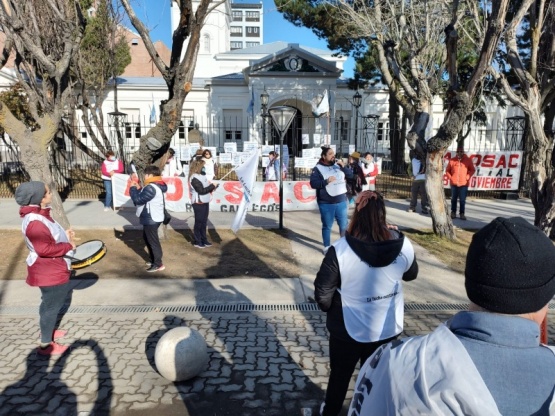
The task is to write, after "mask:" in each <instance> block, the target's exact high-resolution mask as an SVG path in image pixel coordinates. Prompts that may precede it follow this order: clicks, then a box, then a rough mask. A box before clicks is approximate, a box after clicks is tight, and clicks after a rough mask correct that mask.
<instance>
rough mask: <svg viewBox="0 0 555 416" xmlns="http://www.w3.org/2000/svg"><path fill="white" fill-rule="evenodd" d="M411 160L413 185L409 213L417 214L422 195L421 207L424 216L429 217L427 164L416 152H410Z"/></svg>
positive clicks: (410, 168) (410, 167)
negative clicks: (417, 206) (417, 205)
mask: <svg viewBox="0 0 555 416" xmlns="http://www.w3.org/2000/svg"><path fill="white" fill-rule="evenodd" d="M409 158H410V166H409V170H410V176H411V177H412V184H411V188H410V193H411V199H410V205H409V209H408V210H407V211H408V212H416V204H417V203H418V195H420V206H421V208H422V214H424V215H427V214H428V213H429V210H430V206H429V204H428V194H427V193H426V162H425V161H422V160H421V158H419V157H418V155H417V154H416V152H415V151H414V150H412V149H411V150H410V152H409Z"/></svg>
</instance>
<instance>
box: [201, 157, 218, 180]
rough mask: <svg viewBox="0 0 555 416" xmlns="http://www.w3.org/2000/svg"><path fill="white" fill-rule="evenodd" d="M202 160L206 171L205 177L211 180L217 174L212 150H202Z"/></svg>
mask: <svg viewBox="0 0 555 416" xmlns="http://www.w3.org/2000/svg"><path fill="white" fill-rule="evenodd" d="M202 160H203V161H204V171H205V172H206V175H205V176H206V179H208V182H212V181H213V180H214V178H215V177H216V175H217V174H218V164H217V163H216V161H215V160H214V158H213V157H212V152H211V151H210V149H203V150H202Z"/></svg>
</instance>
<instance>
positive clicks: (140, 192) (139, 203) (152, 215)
mask: <svg viewBox="0 0 555 416" xmlns="http://www.w3.org/2000/svg"><path fill="white" fill-rule="evenodd" d="M160 173H161V172H160V168H159V167H158V166H153V165H152V166H147V167H146V168H145V170H144V175H145V176H144V177H145V186H144V187H143V188H141V186H140V184H139V183H137V182H132V183H131V186H130V187H129V195H130V196H131V200H132V201H133V204H135V206H136V207H137V213H136V215H137V217H139V222H140V223H141V225H142V226H143V239H144V241H145V245H146V248H147V250H148V256H149V260H148V261H147V262H146V264H145V265H146V267H147V269H146V271H147V272H149V273H154V272H161V271H163V270H165V269H166V266H164V264H163V263H162V255H163V253H162V245H161V244H160V238H159V237H158V228H160V224H162V221H164V206H165V200H164V193H165V192H166V191H167V190H168V185H166V183H165V182H164V181H163V180H162V176H161V175H160Z"/></svg>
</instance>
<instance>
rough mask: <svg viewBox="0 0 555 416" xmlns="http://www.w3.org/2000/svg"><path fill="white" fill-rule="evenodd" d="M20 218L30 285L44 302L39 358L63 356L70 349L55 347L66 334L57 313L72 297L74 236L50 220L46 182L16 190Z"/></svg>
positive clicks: (50, 199) (49, 198)
mask: <svg viewBox="0 0 555 416" xmlns="http://www.w3.org/2000/svg"><path fill="white" fill-rule="evenodd" d="M15 200H16V202H17V203H18V205H20V206H21V208H20V209H19V215H20V217H21V218H23V223H22V225H21V230H22V232H23V236H24V237H25V243H26V244H27V248H28V249H29V252H30V253H29V255H28V256H27V284H28V285H29V286H36V287H38V288H39V289H40V291H41V294H42V300H41V304H40V307H39V325H40V331H41V335H40V346H39V348H38V349H37V354H39V355H61V354H63V353H64V352H65V351H66V350H67V349H68V347H67V346H66V345H60V344H58V343H56V340H57V339H59V338H63V337H64V336H65V335H66V334H67V332H66V331H64V330H60V329H56V322H57V320H58V313H59V312H60V309H62V306H63V305H64V302H65V300H66V297H67V295H68V293H69V290H70V288H69V276H70V274H71V262H70V260H69V258H67V257H65V256H71V255H72V254H73V250H74V249H75V243H74V241H73V237H74V233H73V231H72V230H71V229H69V230H64V229H63V227H62V226H61V225H60V224H58V223H57V222H56V221H54V220H53V219H52V217H51V216H50V203H51V202H52V194H51V193H50V188H49V187H48V185H46V184H44V183H43V182H38V181H31V182H25V183H22V184H21V185H19V186H18V187H17V189H16V190H15Z"/></svg>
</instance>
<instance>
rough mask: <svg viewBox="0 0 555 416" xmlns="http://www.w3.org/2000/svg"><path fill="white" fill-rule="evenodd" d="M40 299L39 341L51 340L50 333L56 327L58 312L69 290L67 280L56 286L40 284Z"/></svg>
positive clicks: (46, 341)
mask: <svg viewBox="0 0 555 416" xmlns="http://www.w3.org/2000/svg"><path fill="white" fill-rule="evenodd" d="M40 291H41V293H42V298H41V299H42V300H41V303H40V307H39V325H40V332H41V336H40V342H41V343H43V344H46V343H48V342H52V334H53V333H54V329H55V328H56V321H57V320H58V313H59V312H60V309H62V306H64V302H65V300H66V297H67V294H68V292H69V282H68V283H64V284H63V285H57V286H41V287H40Z"/></svg>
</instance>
